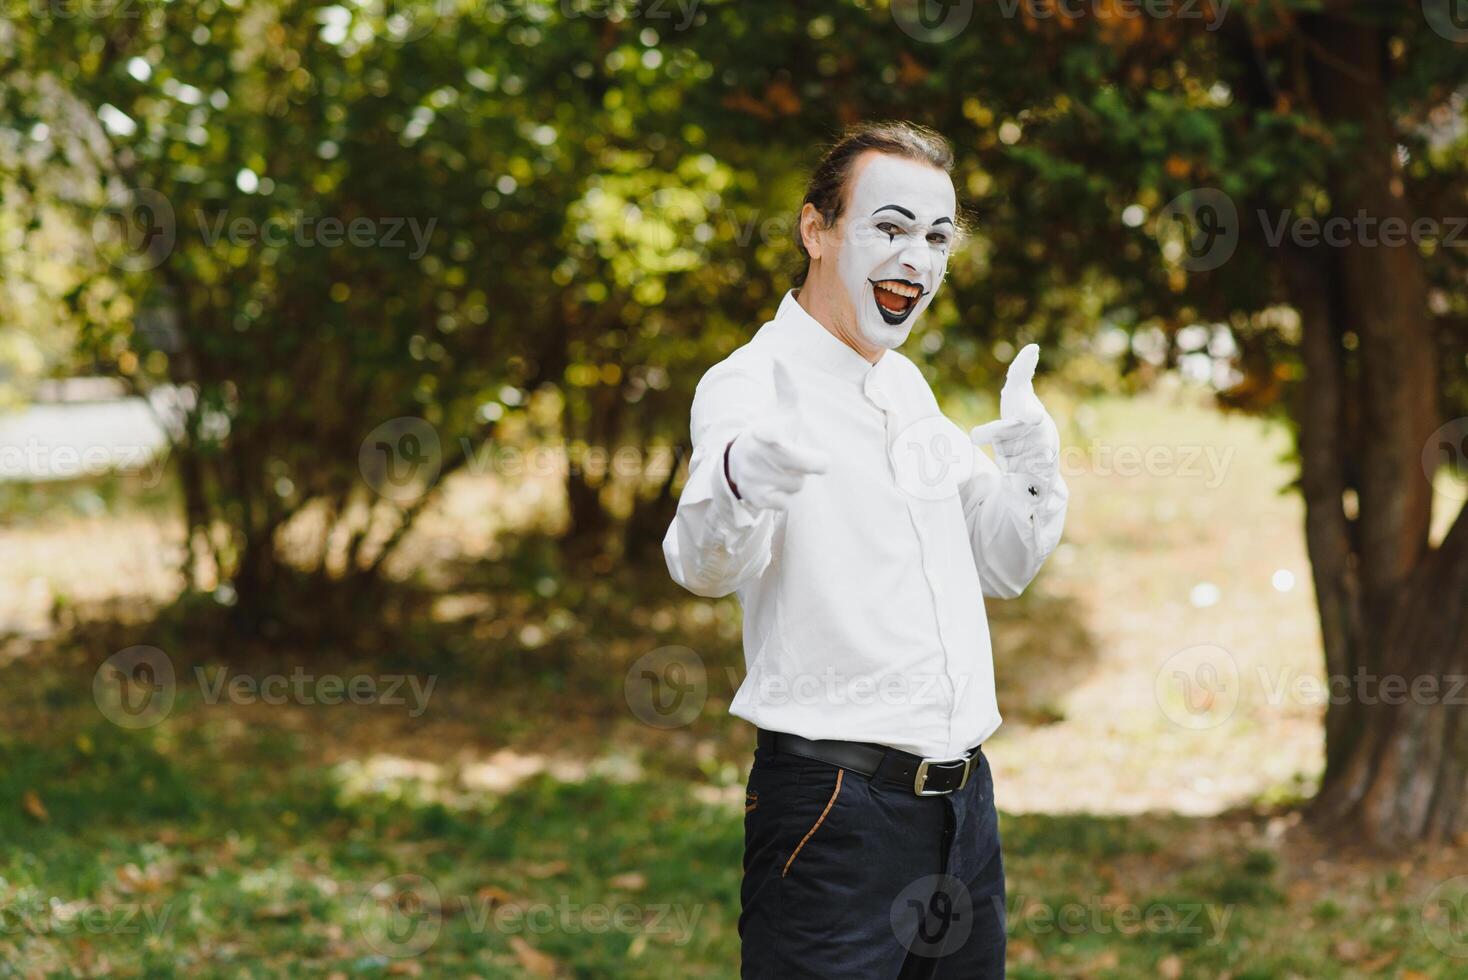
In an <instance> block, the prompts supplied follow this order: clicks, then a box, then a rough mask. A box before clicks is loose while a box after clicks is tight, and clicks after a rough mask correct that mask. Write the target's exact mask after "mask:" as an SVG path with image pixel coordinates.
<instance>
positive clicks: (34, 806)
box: [20, 789, 51, 823]
mask: <svg viewBox="0 0 1468 980" xmlns="http://www.w3.org/2000/svg"><path fill="white" fill-rule="evenodd" d="M20 805H21V807H22V808H23V809H24V810H25V812H26V814H27V815H28V816H29V817H31V819H33V820H35V821H36V822H37V823H45V822H46V821H48V820H50V819H51V814H49V813H47V812H46V804H44V803H42V802H41V798H40V797H39V796H37V795H36V791H35V790H33V789H28V790H26V791H25V795H24V796H22V797H21V798H20Z"/></svg>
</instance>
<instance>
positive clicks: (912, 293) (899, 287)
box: [877, 279, 923, 299]
mask: <svg viewBox="0 0 1468 980" xmlns="http://www.w3.org/2000/svg"><path fill="white" fill-rule="evenodd" d="M877 285H879V286H881V287H882V288H883V289H885V290H887V291H888V292H889V293H896V294H897V295H898V296H906V297H907V298H908V299H916V298H917V297H919V296H921V295H922V294H923V291H922V290H921V289H919V288H918V287H917V286H909V285H908V284H907V283H904V282H897V281H896V280H893V279H884V280H882V281H881V282H879V283H877Z"/></svg>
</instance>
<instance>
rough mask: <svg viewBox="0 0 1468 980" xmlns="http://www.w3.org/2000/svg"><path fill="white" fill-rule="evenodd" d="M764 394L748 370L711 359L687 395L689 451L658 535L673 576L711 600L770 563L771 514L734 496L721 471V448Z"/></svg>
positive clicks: (761, 407)
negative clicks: (674, 501) (679, 488)
mask: <svg viewBox="0 0 1468 980" xmlns="http://www.w3.org/2000/svg"><path fill="white" fill-rule="evenodd" d="M771 398H772V396H771V394H770V393H769V392H766V391H765V390H764V389H763V388H762V387H761V386H760V385H759V384H758V383H757V382H756V381H755V380H754V379H753V378H752V377H751V376H749V375H748V374H746V373H743V372H742V371H740V370H737V369H730V368H728V367H727V365H723V364H721V365H717V366H715V367H714V368H713V369H712V370H710V371H709V373H708V374H706V375H704V377H703V380H701V381H700V382H699V383H698V389H697V391H695V392H694V395H693V411H692V425H691V427H690V428H691V434H692V437H693V457H692V458H691V459H690V460H689V463H688V482H687V483H685V484H684V486H683V493H682V495H681V496H679V498H678V512H677V514H676V515H675V516H674V518H673V524H672V526H671V527H669V528H668V533H667V535H666V536H665V537H664V538H663V557H664V558H665V559H666V560H667V563H668V573H669V574H670V575H672V576H673V580H674V581H675V582H677V583H678V584H679V585H681V586H683V587H684V588H685V589H687V590H688V591H690V592H692V593H694V594H695V595H701V596H707V597H709V598H717V597H719V596H725V595H728V594H729V593H731V592H734V591H735V590H737V589H739V588H740V587H742V586H743V585H744V584H745V583H747V582H750V581H753V580H754V579H757V578H759V576H760V575H761V574H763V573H764V570H765V568H766V567H768V565H769V563H770V547H771V539H772V537H773V534H774V528H775V519H776V512H775V511H772V510H758V509H756V508H754V507H751V506H750V505H749V504H747V503H745V502H744V501H742V500H740V499H739V498H737V497H736V496H734V491H733V490H732V489H730V487H729V481H728V480H727V479H726V478H725V476H724V449H725V447H726V446H728V444H729V442H730V440H732V439H733V438H734V437H735V436H737V435H738V434H739V432H740V431H741V430H742V429H743V428H744V427H745V426H746V425H748V424H749V422H750V420H751V419H753V418H756V417H758V416H759V415H760V414H761V413H763V412H764V411H767V410H768V408H769V405H768V403H769V402H770V401H771Z"/></svg>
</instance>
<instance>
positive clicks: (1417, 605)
mask: <svg viewBox="0 0 1468 980" xmlns="http://www.w3.org/2000/svg"><path fill="white" fill-rule="evenodd" d="M1302 29H1303V32H1304V36H1305V38H1306V40H1307V44H1308V50H1307V52H1306V59H1307V63H1308V69H1309V72H1308V78H1309V86H1310V89H1311V92H1310V93H1309V94H1310V96H1311V98H1312V101H1313V102H1314V103H1315V105H1316V106H1317V108H1318V109H1319V111H1320V113H1321V115H1322V116H1323V117H1324V118H1325V119H1326V120H1327V121H1328V122H1331V123H1340V122H1347V121H1349V122H1351V123H1353V124H1355V126H1357V127H1358V132H1359V134H1360V135H1359V141H1357V142H1354V143H1353V144H1352V146H1353V149H1352V151H1351V152H1350V153H1349V154H1348V155H1347V159H1345V160H1344V161H1343V163H1342V165H1341V166H1340V167H1339V169H1338V171H1337V173H1335V174H1334V175H1333V176H1332V186H1331V188H1330V191H1331V200H1332V204H1333V209H1334V213H1335V215H1337V216H1340V217H1344V218H1347V219H1350V220H1354V219H1355V217H1356V216H1357V215H1360V214H1364V215H1367V216H1370V217H1371V218H1373V219H1375V220H1376V221H1377V222H1380V221H1382V220H1383V219H1386V218H1395V219H1400V220H1402V221H1404V222H1406V223H1407V224H1408V225H1410V223H1411V221H1412V219H1413V217H1414V215H1413V214H1412V213H1411V209H1410V208H1409V206H1408V203H1407V201H1406V198H1405V195H1404V193H1403V191H1402V181H1401V180H1400V176H1399V174H1398V172H1397V160H1396V142H1397V141H1396V138H1395V133H1394V129H1393V125H1392V120H1391V116H1390V112H1389V106H1388V101H1387V84H1386V83H1387V80H1386V77H1385V76H1386V62H1385V57H1384V54H1383V39H1382V37H1381V36H1380V33H1379V31H1378V30H1377V29H1376V28H1374V27H1372V26H1370V25H1368V24H1364V23H1355V22H1352V21H1350V20H1347V19H1346V18H1344V17H1342V16H1338V15H1325V16H1321V17H1316V18H1311V19H1309V20H1306V21H1304V22H1303V23H1302ZM1302 252H1304V250H1297V251H1295V252H1292V253H1290V254H1289V255H1288V256H1287V259H1286V262H1285V274H1286V280H1287V283H1288V288H1289V290H1290V292H1291V296H1292V300H1293V302H1294V305H1295V306H1296V308H1297V309H1298V310H1299V311H1300V314H1301V320H1302V332H1303V356H1304V361H1305V366H1306V372H1307V374H1306V382H1305V391H1304V394H1303V398H1302V401H1301V403H1300V405H1299V406H1297V411H1298V413H1299V416H1298V417H1299V422H1300V431H1301V435H1300V450H1301V461H1302V486H1303V489H1304V495H1305V502H1306V540H1307V544H1308V548H1309V552H1310V559H1311V564H1312V567H1313V571H1314V577H1315V588H1316V596H1317V602H1318V604H1319V609H1320V618H1321V633H1322V640H1323V643H1324V646H1325V653H1326V665H1327V672H1328V674H1329V681H1330V688H1329V689H1330V692H1331V698H1330V701H1329V704H1328V707H1327V712H1326V770H1325V775H1324V778H1323V781H1322V785H1321V790H1320V794H1319V796H1318V797H1317V798H1316V801H1315V804H1314V806H1313V807H1312V816H1313V817H1315V818H1316V819H1317V821H1318V822H1319V823H1320V824H1321V825H1323V826H1325V827H1328V828H1332V829H1338V830H1342V831H1345V832H1348V833H1350V834H1351V835H1352V836H1354V837H1357V838H1359V839H1363V840H1365V841H1367V842H1370V843H1373V844H1376V845H1378V846H1392V845H1397V844H1401V843H1404V842H1407V841H1412V840H1422V839H1440V838H1444V837H1448V836H1451V835H1454V834H1457V833H1460V832H1462V831H1464V830H1465V829H1468V724H1465V723H1464V722H1463V721H1462V716H1463V714H1464V711H1463V704H1464V701H1465V699H1468V689H1459V688H1458V687H1457V686H1456V685H1457V684H1458V683H1459V682H1460V679H1461V678H1464V677H1468V621H1465V609H1468V523H1465V520H1464V518H1463V517H1462V516H1461V515H1460V517H1459V519H1458V520H1457V522H1456V525H1455V527H1454V529H1453V531H1452V532H1450V534H1449V535H1448V537H1447V539H1445V540H1444V542H1443V544H1442V546H1441V547H1439V548H1437V549H1435V550H1434V549H1432V548H1431V547H1430V546H1429V543H1428V530H1429V522H1430V516H1431V503H1432V488H1431V482H1430V474H1424V472H1423V468H1422V463H1421V458H1422V450H1423V446H1424V444H1425V443H1426V441H1427V439H1428V437H1429V435H1430V433H1431V432H1432V431H1433V429H1434V428H1435V427H1436V397H1437V391H1438V384H1437V380H1438V378H1437V370H1436V364H1435V359H1434V338H1433V326H1432V320H1431V317H1430V315H1429V311H1428V306H1427V284H1426V275H1425V271H1424V269H1423V266H1422V261H1421V257H1420V256H1419V255H1418V253H1417V251H1416V248H1415V247H1414V246H1412V245H1410V244H1400V245H1386V244H1384V243H1382V242H1380V241H1377V240H1372V241H1365V240H1362V239H1361V238H1359V237H1357V235H1356V233H1352V236H1351V240H1350V241H1349V242H1348V243H1347V244H1345V245H1342V246H1340V247H1330V246H1325V245H1318V246H1316V247H1315V248H1314V249H1312V250H1309V253H1308V254H1301V253H1302ZM1347 337H1349V338H1351V339H1352V340H1353V341H1354V343H1353V344H1347V343H1346V342H1345V340H1346V338H1347ZM1351 347H1354V348H1355V349H1354V351H1352V350H1351V349H1350V348H1351ZM1352 490H1354V491H1356V493H1357V502H1356V504H1355V505H1354V506H1353V507H1349V508H1348V507H1347V506H1346V504H1345V503H1344V498H1345V496H1346V495H1347V494H1348V492H1350V491H1352ZM1353 511H1354V513H1353Z"/></svg>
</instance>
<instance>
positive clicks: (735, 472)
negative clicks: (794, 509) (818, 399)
mask: <svg viewBox="0 0 1468 980" xmlns="http://www.w3.org/2000/svg"><path fill="white" fill-rule="evenodd" d="M800 435H801V425H800V397H799V392H798V391H797V390H796V387H795V379H794V378H792V377H791V376H790V372H789V370H787V369H786V367H785V365H783V364H781V363H780V362H778V361H776V362H775V410H774V411H773V412H770V413H769V414H768V415H764V416H762V417H760V418H758V419H756V420H755V421H754V422H752V423H751V424H750V426H749V427H748V428H747V429H745V430H744V431H743V432H741V433H740V434H739V435H737V436H735V437H734V440H733V441H732V442H730V443H729V445H728V447H727V449H726V451H725V452H726V455H725V457H724V458H725V461H726V467H725V472H726V473H727V475H728V478H729V485H730V487H731V488H732V489H733V490H734V494H735V496H737V497H739V498H740V499H741V500H744V501H746V502H747V503H748V504H749V505H750V506H752V507H758V508H760V509H761V510H785V509H787V508H789V506H790V498H791V497H793V496H794V495H795V493H796V492H797V491H799V490H800V488H801V486H803V485H804V484H805V478H806V477H808V476H811V475H813V474H818V473H824V472H826V469H827V467H828V466H829V465H830V462H831V457H830V455H829V454H827V453H825V452H823V451H822V450H820V449H816V448H814V447H810V446H804V445H802V444H801V441H800Z"/></svg>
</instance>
